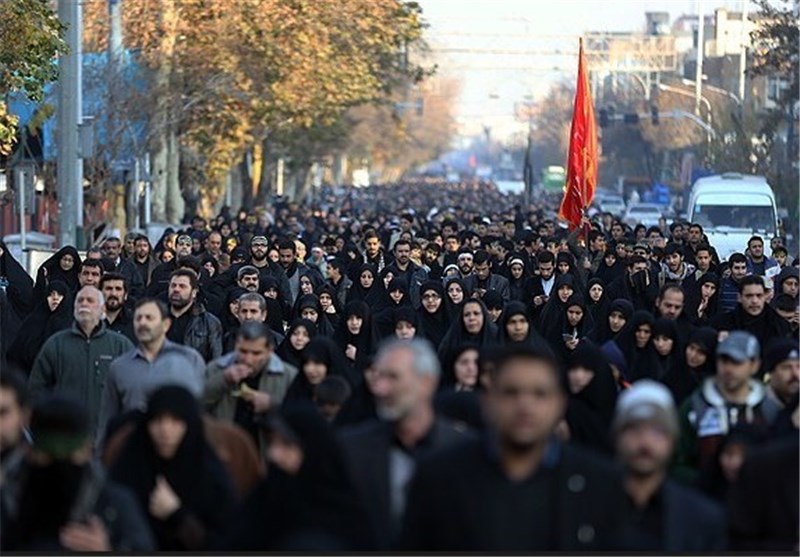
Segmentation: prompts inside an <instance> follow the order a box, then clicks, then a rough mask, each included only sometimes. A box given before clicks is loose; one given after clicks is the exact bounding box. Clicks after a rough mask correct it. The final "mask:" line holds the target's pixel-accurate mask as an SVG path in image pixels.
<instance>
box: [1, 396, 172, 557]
mask: <svg viewBox="0 0 800 557" xmlns="http://www.w3.org/2000/svg"><path fill="white" fill-rule="evenodd" d="M30 424H31V425H30V429H31V436H32V438H33V443H32V446H31V447H30V448H29V449H28V450H27V451H26V452H25V455H24V457H23V458H22V459H20V460H19V461H18V462H17V463H16V464H15V465H14V466H11V467H10V468H9V469H8V470H7V471H5V478H4V482H3V490H2V495H0V497H2V500H0V530H2V532H3V535H2V537H0V550H2V551H6V552H8V551H38V552H42V551H44V552H46V553H49V552H52V551H59V552H60V551H65V550H67V551H76V552H81V553H82V552H89V551H91V552H98V551H103V552H109V551H123V552H138V551H145V552H147V551H154V550H155V549H156V547H155V542H154V540H153V536H152V533H151V531H150V527H149V526H148V523H147V520H146V519H145V517H144V515H143V514H142V511H141V510H140V507H139V504H138V503H137V502H136V499H135V498H134V497H133V495H132V494H131V493H130V492H129V491H128V490H127V489H126V488H124V487H122V486H118V485H116V484H114V483H113V482H111V481H109V480H106V479H105V478H104V476H103V474H102V473H101V472H100V470H99V469H97V468H96V467H95V466H94V465H93V464H92V463H91V456H92V436H91V430H92V426H91V421H90V417H89V414H88V412H87V411H86V409H85V407H84V406H83V405H81V404H80V403H79V402H77V401H75V400H74V399H72V398H65V397H62V396H59V395H50V396H47V397H45V398H44V399H41V400H40V401H39V402H38V403H37V404H36V405H35V406H34V408H33V412H32V415H31V422H30Z"/></svg>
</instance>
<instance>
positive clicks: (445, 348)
mask: <svg viewBox="0 0 800 557" xmlns="http://www.w3.org/2000/svg"><path fill="white" fill-rule="evenodd" d="M472 304H477V305H478V307H479V308H480V311H481V313H482V314H483V326H482V327H481V330H480V331H478V332H477V333H476V334H472V333H469V332H468V331H467V330H466V329H465V328H464V310H465V309H466V307H467V306H468V305H472ZM495 338H497V327H496V326H495V324H494V323H492V318H491V317H490V316H489V312H488V311H487V309H486V306H485V305H484V304H483V302H482V301H481V300H479V299H475V298H471V299H469V300H467V301H466V302H465V303H464V305H463V306H461V311H459V313H458V314H457V315H456V316H455V319H454V320H453V322H452V324H451V325H450V330H448V331H447V334H446V335H445V337H444V339H442V344H441V345H440V346H439V360H440V361H445V360H446V359H447V358H448V357H450V355H451V354H453V353H454V352H455V351H456V350H458V349H459V348H460V347H461V345H463V344H469V343H472V344H476V345H477V346H479V347H480V348H483V347H486V346H489V345H491V344H493V343H494V342H495Z"/></svg>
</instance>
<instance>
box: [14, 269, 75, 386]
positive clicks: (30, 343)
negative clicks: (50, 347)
mask: <svg viewBox="0 0 800 557" xmlns="http://www.w3.org/2000/svg"><path fill="white" fill-rule="evenodd" d="M48 289H49V293H48V294H47V297H46V298H44V299H42V300H40V301H39V302H38V303H37V305H36V307H35V308H34V310H33V313H31V314H30V315H28V317H26V318H25V321H23V322H22V325H21V326H20V328H19V333H18V334H17V338H16V340H15V341H14V344H12V345H11V347H10V348H9V350H8V361H9V362H12V363H15V364H17V365H18V366H19V367H20V368H21V369H23V370H25V371H26V372H30V370H31V369H32V368H33V362H34V360H36V356H37V355H38V354H39V350H40V349H41V348H42V345H44V343H45V342H46V341H47V339H49V338H50V337H51V336H52V335H53V334H54V333H57V332H58V331H62V330H64V329H67V328H69V327H70V325H72V320H73V316H72V305H73V302H72V291H71V290H70V289H69V287H68V286H67V285H66V284H64V283H63V282H61V281H60V280H54V281H51V282H50V284H49V285H48Z"/></svg>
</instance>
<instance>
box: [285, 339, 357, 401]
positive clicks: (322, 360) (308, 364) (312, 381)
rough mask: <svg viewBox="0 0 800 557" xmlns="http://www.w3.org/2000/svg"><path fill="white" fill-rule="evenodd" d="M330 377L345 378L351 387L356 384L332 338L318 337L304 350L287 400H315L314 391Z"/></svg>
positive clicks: (287, 393) (287, 394)
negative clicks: (338, 376)
mask: <svg viewBox="0 0 800 557" xmlns="http://www.w3.org/2000/svg"><path fill="white" fill-rule="evenodd" d="M329 375H340V376H342V377H344V378H345V379H346V380H347V382H348V383H350V386H351V387H352V386H354V385H355V384H356V380H355V378H354V377H353V374H352V372H351V371H350V370H349V368H348V366H347V364H346V363H345V362H344V361H343V359H342V356H341V354H340V350H339V347H338V346H336V344H335V343H334V342H333V341H332V340H331V339H330V338H327V337H324V336H317V337H315V338H314V339H313V340H312V341H311V342H309V343H308V344H307V345H306V347H305V349H303V353H302V354H301V355H300V368H299V370H298V374H297V376H295V378H294V379H293V380H292V383H291V385H289V390H288V391H287V392H286V397H285V400H286V401H292V400H298V399H302V400H308V401H311V400H313V399H314V389H315V388H316V386H317V385H319V384H320V383H322V380H323V379H325V378H326V377H327V376H329Z"/></svg>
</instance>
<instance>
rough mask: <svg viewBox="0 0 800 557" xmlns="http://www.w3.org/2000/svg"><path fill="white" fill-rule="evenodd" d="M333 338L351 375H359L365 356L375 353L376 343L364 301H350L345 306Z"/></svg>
mask: <svg viewBox="0 0 800 557" xmlns="http://www.w3.org/2000/svg"><path fill="white" fill-rule="evenodd" d="M333 340H334V343H335V344H336V346H337V347H338V349H339V352H340V353H341V355H342V357H343V358H345V361H346V362H347V364H348V366H349V368H350V369H351V370H352V372H353V376H356V377H357V376H360V375H361V372H362V371H363V370H364V367H365V365H366V362H367V361H368V360H367V358H368V357H369V356H371V355H372V354H374V353H375V350H376V349H377V345H378V341H377V335H376V333H375V327H374V325H373V322H372V312H370V310H369V307H368V306H367V304H366V302H363V301H362V302H350V303H348V304H347V305H346V306H345V308H344V312H342V320H341V321H340V322H339V326H338V327H337V328H336V330H335V331H334V333H333Z"/></svg>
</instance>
